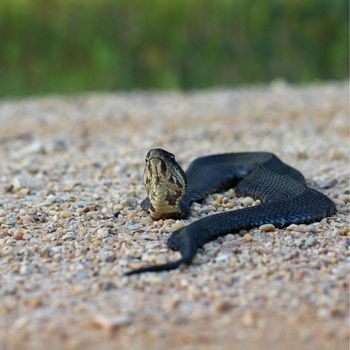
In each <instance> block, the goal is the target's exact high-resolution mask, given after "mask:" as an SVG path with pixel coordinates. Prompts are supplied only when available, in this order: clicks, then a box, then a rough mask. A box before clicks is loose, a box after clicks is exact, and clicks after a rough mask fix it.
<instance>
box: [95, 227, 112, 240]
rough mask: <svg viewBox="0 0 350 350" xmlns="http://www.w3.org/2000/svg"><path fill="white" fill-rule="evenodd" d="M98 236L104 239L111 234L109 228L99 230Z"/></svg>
mask: <svg viewBox="0 0 350 350" xmlns="http://www.w3.org/2000/svg"><path fill="white" fill-rule="evenodd" d="M96 233H97V238H100V239H103V238H106V237H108V236H109V231H108V229H107V228H105V227H102V228H99V229H98V230H97V232H96Z"/></svg>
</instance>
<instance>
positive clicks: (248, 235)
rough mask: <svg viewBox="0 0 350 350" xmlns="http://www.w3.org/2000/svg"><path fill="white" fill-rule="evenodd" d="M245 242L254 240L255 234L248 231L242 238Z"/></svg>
mask: <svg viewBox="0 0 350 350" xmlns="http://www.w3.org/2000/svg"><path fill="white" fill-rule="evenodd" d="M242 239H243V240H244V241H245V242H252V241H253V240H254V238H253V236H252V235H251V234H249V233H246V234H245V235H244V236H243V238H242Z"/></svg>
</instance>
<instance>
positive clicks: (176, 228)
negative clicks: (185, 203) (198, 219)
mask: <svg viewBox="0 0 350 350" xmlns="http://www.w3.org/2000/svg"><path fill="white" fill-rule="evenodd" d="M184 226H185V225H184V223H182V222H175V223H174V224H172V225H171V227H172V228H173V229H175V230H180V229H181V228H183V227H184Z"/></svg>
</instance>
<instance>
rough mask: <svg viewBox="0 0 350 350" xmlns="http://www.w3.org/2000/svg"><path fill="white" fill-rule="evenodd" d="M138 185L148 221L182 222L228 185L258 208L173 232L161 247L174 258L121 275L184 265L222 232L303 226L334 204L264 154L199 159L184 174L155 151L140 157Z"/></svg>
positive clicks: (210, 218)
mask: <svg viewBox="0 0 350 350" xmlns="http://www.w3.org/2000/svg"><path fill="white" fill-rule="evenodd" d="M144 183H145V187H146V190H147V193H148V197H147V198H146V199H145V200H144V201H143V202H142V203H141V206H142V208H143V209H144V210H147V211H149V212H150V215H151V217H152V218H153V219H154V220H158V219H161V218H185V217H187V216H188V215H189V214H190V207H191V204H192V203H193V202H195V201H196V202H198V201H201V200H203V199H204V198H205V197H206V196H207V195H208V194H210V193H214V192H220V191H225V190H227V189H229V188H232V187H235V192H236V194H237V195H238V196H250V197H253V198H256V199H260V200H261V202H262V204H260V205H257V206H253V207H248V208H243V209H238V210H232V211H226V212H223V213H220V214H214V215H209V216H207V217H205V218H202V219H200V220H198V221H195V222H193V223H191V224H189V225H188V226H185V227H183V228H181V229H179V230H176V231H175V232H173V233H172V235H171V236H170V237H169V239H168V242H167V244H168V247H169V248H170V249H173V250H178V251H179V252H180V253H181V258H180V259H179V260H177V261H174V262H169V263H166V264H161V265H153V266H146V267H142V268H139V269H136V270H131V271H129V272H127V273H126V275H132V274H138V273H143V272H158V271H166V270H172V269H176V268H177V267H179V266H180V265H182V264H187V265H188V264H190V263H191V261H192V259H193V257H194V256H195V254H196V252H197V249H198V248H200V247H201V246H203V245H204V244H205V243H207V242H209V241H211V240H214V239H216V238H218V237H220V236H223V235H225V234H228V233H238V232H239V231H240V230H242V229H250V228H253V227H258V226H260V225H262V224H268V223H270V224H273V225H275V226H276V227H283V226H286V225H289V224H301V223H306V224H307V223H311V222H314V221H319V220H321V219H323V218H324V217H327V216H330V215H333V214H334V213H335V212H336V208H335V205H334V203H333V202H332V201H331V200H330V199H329V198H328V197H327V196H325V195H324V194H322V193H320V192H318V191H316V190H315V189H312V188H310V187H308V186H307V185H306V183H305V180H304V177H303V175H302V174H301V173H300V172H299V171H298V170H296V169H294V168H292V167H291V166H289V165H287V164H285V163H283V162H282V161H281V160H280V159H279V158H278V157H276V156H275V155H274V154H272V153H268V152H242V153H226V154H217V155H209V156H205V157H200V158H197V159H195V160H194V161H193V162H192V163H191V164H190V166H189V167H188V169H187V171H186V173H185V172H184V171H183V170H182V168H181V166H180V165H179V164H178V163H177V161H176V160H175V156H174V155H173V154H171V153H169V152H167V151H165V150H162V149H159V148H156V149H152V150H150V151H149V152H148V154H147V156H146V166H145V171H144Z"/></svg>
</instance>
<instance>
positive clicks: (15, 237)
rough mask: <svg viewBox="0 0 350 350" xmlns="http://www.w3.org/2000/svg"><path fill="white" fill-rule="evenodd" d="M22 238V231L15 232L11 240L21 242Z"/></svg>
mask: <svg viewBox="0 0 350 350" xmlns="http://www.w3.org/2000/svg"><path fill="white" fill-rule="evenodd" d="M23 236H24V232H23V231H16V232H15V233H14V234H13V238H14V239H15V240H16V241H19V240H22V239H23Z"/></svg>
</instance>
